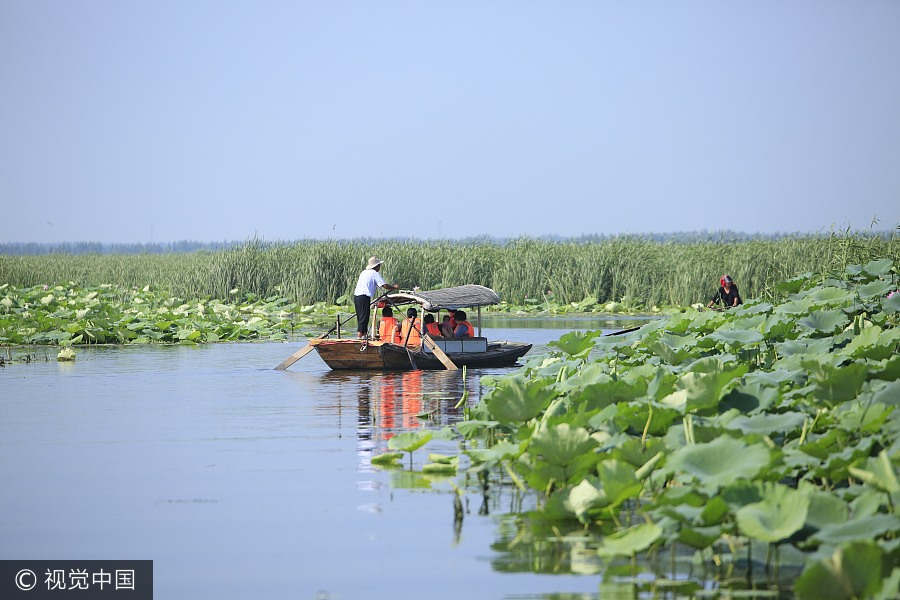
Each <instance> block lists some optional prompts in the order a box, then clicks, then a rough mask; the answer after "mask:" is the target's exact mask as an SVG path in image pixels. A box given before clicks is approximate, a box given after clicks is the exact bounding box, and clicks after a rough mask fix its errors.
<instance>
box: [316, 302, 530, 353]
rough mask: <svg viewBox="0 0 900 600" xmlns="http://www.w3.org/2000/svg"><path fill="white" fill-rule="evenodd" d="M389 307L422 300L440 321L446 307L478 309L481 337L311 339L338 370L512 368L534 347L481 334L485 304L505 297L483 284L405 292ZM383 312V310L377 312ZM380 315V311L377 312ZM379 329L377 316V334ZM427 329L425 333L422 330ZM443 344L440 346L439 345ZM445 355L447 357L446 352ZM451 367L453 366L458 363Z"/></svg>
mask: <svg viewBox="0 0 900 600" xmlns="http://www.w3.org/2000/svg"><path fill="white" fill-rule="evenodd" d="M384 301H385V302H386V303H387V304H388V305H389V306H402V305H405V304H418V305H419V306H421V307H422V310H423V311H425V312H430V313H436V316H435V320H436V321H437V322H438V323H440V322H441V315H440V312H441V311H442V310H460V309H464V308H477V309H478V312H477V314H476V327H477V330H478V336H477V337H468V338H444V337H431V336H424V335H422V337H423V339H424V340H425V343H423V344H421V345H419V346H410V345H406V344H395V343H392V342H388V341H384V340H378V339H369V340H361V339H340V338H338V339H328V338H316V339H312V340H310V342H309V345H310V346H312V347H313V348H315V350H316V351H317V352H318V353H319V356H321V357H322V360H324V361H325V363H326V364H327V365H328V366H329V367H331V368H332V369H380V370H411V369H443V368H447V363H446V362H445V360H444V358H448V359H449V360H450V361H452V363H453V365H455V366H456V367H462V366H468V367H472V368H480V367H510V366H513V365H515V364H516V360H518V359H519V358H520V357H522V356H524V355H525V354H526V353H527V352H528V351H529V350H531V344H524V343H519V342H506V341H502V342H490V341H488V339H487V338H485V337H481V307H482V306H489V305H491V304H497V303H498V302H500V296H498V295H497V293H496V292H495V291H494V290H492V289H490V288H487V287H484V286H481V285H461V286H457V287H451V288H443V289H439V290H432V291H427V292H420V291H400V292H394V293H391V294H390V295H388V296H387V297H386V298H385V300H384ZM375 312H376V313H377V311H375ZM376 316H377V314H376ZM376 331H378V328H377V324H376V322H375V319H372V332H373V336H372V337H374V332H376ZM420 333H421V332H420ZM435 348H437V349H435ZM442 354H443V355H445V356H441V355H442ZM453 365H450V366H453Z"/></svg>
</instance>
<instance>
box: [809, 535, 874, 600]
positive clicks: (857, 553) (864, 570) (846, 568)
mask: <svg viewBox="0 0 900 600" xmlns="http://www.w3.org/2000/svg"><path fill="white" fill-rule="evenodd" d="M881 563H882V551H881V548H879V547H878V546H877V545H875V544H873V543H872V542H867V541H864V542H856V543H853V544H847V545H845V546H842V547H840V548H838V549H837V550H835V551H834V554H833V555H832V557H831V558H828V559H825V560H821V561H818V562H815V563H812V564H811V565H809V566H807V567H806V569H804V571H803V573H802V574H801V575H800V577H799V578H798V579H797V583H796V585H795V586H794V590H795V592H796V593H797V598H799V599H800V600H851V599H853V598H869V597H871V596H873V595H874V594H875V593H877V592H878V590H879V589H880V588H881V583H882V582H881Z"/></svg>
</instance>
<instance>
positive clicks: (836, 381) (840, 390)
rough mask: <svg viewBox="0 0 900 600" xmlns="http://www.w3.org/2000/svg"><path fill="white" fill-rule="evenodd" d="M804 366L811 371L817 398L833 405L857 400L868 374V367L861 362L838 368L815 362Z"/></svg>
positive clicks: (811, 379)
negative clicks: (853, 399)
mask: <svg viewBox="0 0 900 600" xmlns="http://www.w3.org/2000/svg"><path fill="white" fill-rule="evenodd" d="M803 366H804V367H806V368H807V369H808V370H809V374H810V378H809V379H810V383H811V384H813V385H814V386H815V391H814V396H815V398H816V399H817V400H822V401H825V402H827V403H829V404H832V405H834V404H837V403H840V402H844V401H847V400H850V399H852V398H855V397H856V395H857V394H858V393H859V390H860V388H862V384H863V382H864V381H865V380H866V375H867V374H868V367H867V366H866V365H865V364H863V363H859V362H856V363H852V364H849V365H844V366H841V367H836V366H834V365H832V364H829V363H827V362H823V361H819V360H813V361H804V362H803Z"/></svg>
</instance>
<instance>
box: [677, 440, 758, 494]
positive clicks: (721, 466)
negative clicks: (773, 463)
mask: <svg viewBox="0 0 900 600" xmlns="http://www.w3.org/2000/svg"><path fill="white" fill-rule="evenodd" d="M769 460H770V455H769V450H768V449H767V448H766V447H765V446H763V445H761V444H750V445H748V444H746V443H744V442H743V441H741V440H737V439H734V438H732V437H730V436H727V435H723V436H720V437H718V438H716V439H715V440H713V441H711V442H709V443H706V444H693V445H687V446H684V447H682V448H680V449H678V450H676V451H675V452H674V453H673V454H672V455H671V456H670V457H669V458H668V460H667V463H666V468H667V469H668V470H670V471H676V470H677V471H682V472H684V473H686V474H688V475H690V476H692V477H694V478H695V479H697V480H698V481H699V482H700V483H701V484H702V485H703V486H704V487H705V488H707V489H713V490H714V489H717V488H719V487H721V486H724V485H727V484H728V483H731V482H732V481H734V480H736V479H738V478H741V477H744V478H752V477H754V476H755V475H757V474H758V473H759V472H760V471H762V470H763V469H764V468H765V467H767V466H768V464H769Z"/></svg>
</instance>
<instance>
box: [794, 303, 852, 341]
mask: <svg viewBox="0 0 900 600" xmlns="http://www.w3.org/2000/svg"><path fill="white" fill-rule="evenodd" d="M849 321H850V319H849V318H848V317H847V315H846V314H845V313H844V311H842V310H837V309H835V310H817V311H815V312H813V313H810V314H809V316H807V317H804V318H802V319H800V320H799V321H798V322H797V323H798V324H799V325H800V326H801V327H803V328H804V329H806V330H807V333H809V334H822V335H832V334H834V333H835V332H837V331H839V330H841V329H843V328H844V327H845V326H846V325H847V323H848V322H849ZM817 337H821V335H819V336H817Z"/></svg>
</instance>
